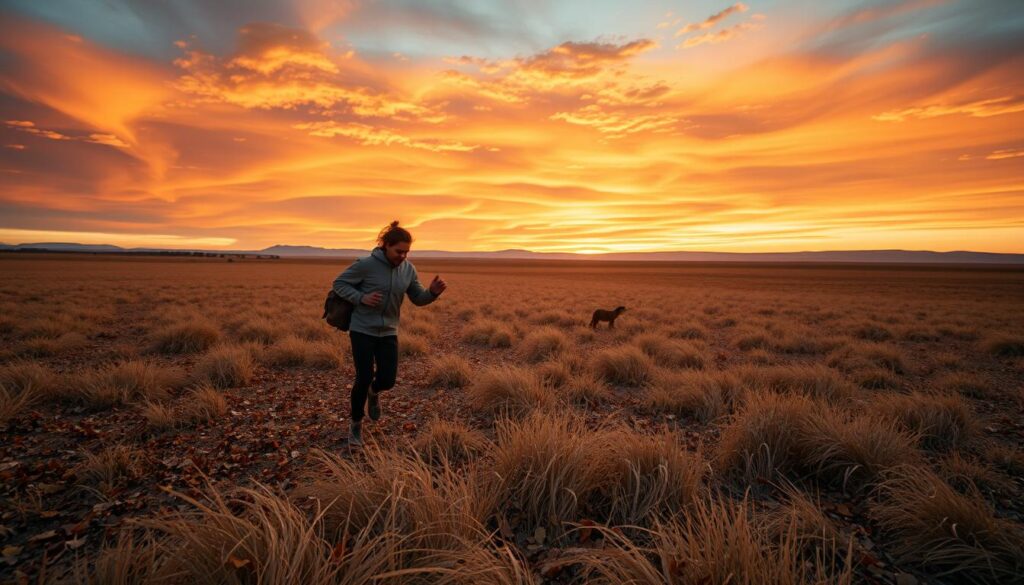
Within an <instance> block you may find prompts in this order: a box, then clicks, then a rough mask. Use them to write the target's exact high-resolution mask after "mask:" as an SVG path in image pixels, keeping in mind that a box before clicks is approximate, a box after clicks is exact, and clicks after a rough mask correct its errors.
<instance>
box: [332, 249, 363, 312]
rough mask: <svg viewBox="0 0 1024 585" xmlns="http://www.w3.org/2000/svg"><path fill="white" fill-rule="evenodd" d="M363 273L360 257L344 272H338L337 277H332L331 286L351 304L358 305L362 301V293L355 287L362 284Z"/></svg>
mask: <svg viewBox="0 0 1024 585" xmlns="http://www.w3.org/2000/svg"><path fill="white" fill-rule="evenodd" d="M365 274H366V273H365V267H364V265H363V261H362V260H361V259H360V260H356V261H355V262H353V263H352V265H351V266H349V267H348V268H346V269H345V271H344V272H342V273H341V274H339V275H338V278H335V279H334V285H333V287H332V288H333V289H334V292H335V293H337V294H338V296H340V297H341V298H343V299H345V300H346V301H348V302H350V303H352V304H353V305H358V304H359V303H361V302H362V301H363V293H362V292H361V291H360V290H359V289H358V288H356V287H358V286H359V285H360V284H362V282H363V277H364V275H365Z"/></svg>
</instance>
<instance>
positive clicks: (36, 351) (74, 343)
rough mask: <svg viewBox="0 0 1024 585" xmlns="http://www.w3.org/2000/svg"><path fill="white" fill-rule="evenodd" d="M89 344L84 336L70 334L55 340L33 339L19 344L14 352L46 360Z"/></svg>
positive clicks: (46, 338)
mask: <svg viewBox="0 0 1024 585" xmlns="http://www.w3.org/2000/svg"><path fill="white" fill-rule="evenodd" d="M88 344H89V341H88V340H87V339H86V337H85V336H84V335H82V334H81V333H78V332H75V331H73V332H70V333H65V334H63V335H61V336H60V337H57V338H55V339H51V338H48V337H35V338H32V339H26V340H25V341H23V342H21V343H20V344H19V345H18V347H17V348H16V349H15V351H16V352H17V353H18V354H19V355H22V356H27V357H36V358H47V357H56V356H61V355H64V354H67V353H70V352H73V351H76V350H79V349H82V348H83V347H85V346H86V345H88Z"/></svg>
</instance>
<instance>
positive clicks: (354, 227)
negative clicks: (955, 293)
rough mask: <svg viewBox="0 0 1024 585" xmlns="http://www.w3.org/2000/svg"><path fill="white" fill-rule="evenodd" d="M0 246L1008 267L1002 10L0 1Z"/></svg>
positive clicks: (1015, 161) (1016, 90) (1011, 134)
mask: <svg viewBox="0 0 1024 585" xmlns="http://www.w3.org/2000/svg"><path fill="white" fill-rule="evenodd" d="M0 133H2V135H0V242H4V243H8V244H14V243H24V242H54V241H60V242H81V243H110V244H117V245H122V246H129V247H133V246H159V247H169V248H204V249H222V248H231V249H259V248H263V247H265V246H269V245H273V244H297V245H298V244H305V245H315V246H325V247H355V248H363V249H366V248H369V247H371V246H372V245H373V240H374V238H375V236H376V234H377V232H378V231H379V230H380V228H381V227H382V226H383V225H384V224H386V223H387V222H388V221H390V220H392V219H399V220H401V221H402V223H403V225H405V226H407V227H408V228H409V229H410V230H411V231H412V232H413V234H414V236H415V237H416V243H415V247H417V248H420V249H444V250H467V251H468V250H501V249H507V248H524V249H529V250H535V251H552V252H554V251H558V252H565V251H568V252H586V253H593V252H608V251H617V252H618V251H655V250H709V251H732V252H765V251H796V250H840V249H848V250H863V249H883V248H902V249H930V250H940V251H946V250H978V251H990V252H1024V6H1022V3H1021V1H1020V0H959V1H957V0H946V1H944V0H904V1H900V0H896V1H874V2H847V1H839V0H837V1H828V2H810V1H801V2H796V1H791V0H763V1H762V0H750V1H744V2H742V3H733V4H730V3H728V2H721V1H705V0H699V1H685V2H684V1H679V0H676V1H656V2H655V1H652V2H644V1H632V2H626V1H610V0H609V1H595V0H591V1H577V0H560V1H557V2H548V1H540V0H514V1H508V2H487V1H483V0H437V1H429V2H428V1H426V0H388V1H384V0H378V1H369V0H341V1H329V0H293V1H291V2H285V1H274V2H271V1H260V2H257V1H249V0H245V1H242V0H236V1H230V2H227V1H225V2H214V1H212V0H176V1H174V2H168V1H162V0H145V1H141V0H140V1H129V0H92V1H89V0H48V1H46V2H39V1H38V0H5V1H4V2H3V3H2V4H0Z"/></svg>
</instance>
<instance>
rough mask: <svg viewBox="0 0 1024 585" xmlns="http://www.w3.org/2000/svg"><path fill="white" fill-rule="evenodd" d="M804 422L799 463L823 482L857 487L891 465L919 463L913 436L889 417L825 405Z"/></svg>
mask: <svg viewBox="0 0 1024 585" xmlns="http://www.w3.org/2000/svg"><path fill="white" fill-rule="evenodd" d="M804 425H805V426H804V428H803V429H801V430H800V431H799V432H800V436H801V442H802V444H803V447H802V456H803V461H802V462H801V464H802V466H803V467H804V468H806V469H808V470H809V471H810V472H811V473H813V474H814V475H815V476H816V477H817V478H818V479H820V480H821V481H823V482H824V483H828V484H832V485H841V486H843V487H844V488H857V489H859V488H861V487H863V486H865V485H868V484H869V483H870V482H873V481H875V480H877V478H878V477H879V476H880V475H881V474H882V473H883V472H885V471H886V470H889V469H892V468H893V467H896V466H899V465H905V464H921V460H920V457H919V454H918V453H917V450H916V449H915V448H914V442H915V437H914V436H913V435H909V434H907V433H905V432H902V431H901V430H900V429H899V428H897V426H896V425H895V424H892V423H891V421H885V420H878V419H876V418H872V417H868V416H853V415H850V414H849V413H846V412H843V411H841V410H837V409H835V408H824V409H821V410H819V411H818V412H817V413H816V415H815V416H811V417H809V418H807V419H806V420H805V421H804Z"/></svg>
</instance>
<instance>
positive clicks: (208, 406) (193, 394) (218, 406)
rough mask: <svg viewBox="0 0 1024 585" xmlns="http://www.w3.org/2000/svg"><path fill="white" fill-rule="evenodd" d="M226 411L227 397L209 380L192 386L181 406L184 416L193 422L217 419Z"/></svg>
mask: <svg viewBox="0 0 1024 585" xmlns="http://www.w3.org/2000/svg"><path fill="white" fill-rule="evenodd" d="M227 412H228V401H227V399H226V398H224V395H223V394H221V392H220V391H219V390H217V389H216V388H214V387H213V385H211V384H210V383H209V382H201V383H199V384H198V385H197V386H196V387H195V388H193V389H192V390H191V391H190V392H189V394H188V396H187V402H186V403H185V406H184V408H183V414H184V416H185V418H186V419H188V421H189V422H191V423H193V424H195V423H205V422H211V421H214V420H217V419H219V418H221V417H223V416H224V415H225V414H227Z"/></svg>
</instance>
